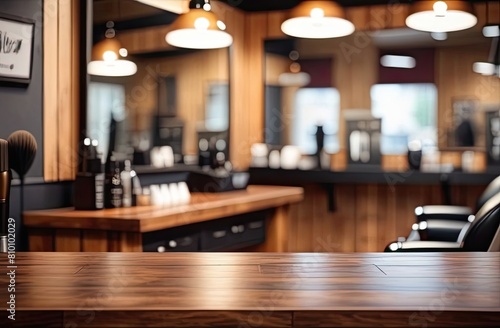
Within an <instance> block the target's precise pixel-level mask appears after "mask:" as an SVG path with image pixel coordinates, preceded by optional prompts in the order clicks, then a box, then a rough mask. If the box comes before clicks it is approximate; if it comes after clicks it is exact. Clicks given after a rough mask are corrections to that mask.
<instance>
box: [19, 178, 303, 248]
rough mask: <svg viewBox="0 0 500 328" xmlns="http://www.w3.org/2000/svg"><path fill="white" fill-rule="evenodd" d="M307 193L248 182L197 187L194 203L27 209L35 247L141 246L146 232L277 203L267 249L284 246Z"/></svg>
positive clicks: (256, 209)
mask: <svg viewBox="0 0 500 328" xmlns="http://www.w3.org/2000/svg"><path fill="white" fill-rule="evenodd" d="M302 199H303V190H302V188H298V187H280V186H249V187H248V188H247V189H246V190H238V191H229V192H222V193H193V194H192V198H191V203H190V204H189V205H181V206H172V207H166V208H162V207H158V206H136V207H131V208H119V209H105V210H99V211H76V210H74V209H73V208H62V209H51V210H40V211H27V212H24V223H25V226H26V227H27V229H28V234H29V243H30V250H31V251H53V250H56V251H141V250H142V244H141V243H142V234H144V233H147V232H152V231H159V230H163V229H169V228H174V227H179V226H186V225H189V224H194V223H200V222H206V221H210V220H215V219H219V218H224V217H231V216H235V215H240V214H244V213H252V212H257V211H260V210H266V209H276V210H275V211H274V212H273V217H272V218H271V219H270V220H269V227H268V240H267V242H266V245H267V246H269V247H266V249H267V250H273V251H283V248H282V247H280V246H279V245H278V244H279V243H280V242H282V241H283V238H282V237H279V236H278V234H283V233H284V232H283V231H284V229H281V230H282V231H281V232H280V229H278V226H282V225H283V224H285V222H284V221H285V220H286V218H287V214H288V204H290V203H295V202H299V201H301V200H302Z"/></svg>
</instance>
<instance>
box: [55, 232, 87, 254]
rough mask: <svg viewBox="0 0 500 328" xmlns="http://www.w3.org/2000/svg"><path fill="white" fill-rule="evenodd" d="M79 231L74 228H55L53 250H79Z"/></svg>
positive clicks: (80, 247) (80, 246)
mask: <svg viewBox="0 0 500 328" xmlns="http://www.w3.org/2000/svg"><path fill="white" fill-rule="evenodd" d="M81 233H82V232H81V231H80V230H76V229H56V230H55V242H54V244H55V251H56V252H80V251H81V249H82V245H81Z"/></svg>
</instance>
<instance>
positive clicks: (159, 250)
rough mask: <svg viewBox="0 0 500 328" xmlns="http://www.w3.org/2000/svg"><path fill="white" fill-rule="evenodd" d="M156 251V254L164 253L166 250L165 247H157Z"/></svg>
mask: <svg viewBox="0 0 500 328" xmlns="http://www.w3.org/2000/svg"><path fill="white" fill-rule="evenodd" d="M156 250H157V251H158V253H165V251H166V250H167V249H166V248H165V246H158V248H157V249H156Z"/></svg>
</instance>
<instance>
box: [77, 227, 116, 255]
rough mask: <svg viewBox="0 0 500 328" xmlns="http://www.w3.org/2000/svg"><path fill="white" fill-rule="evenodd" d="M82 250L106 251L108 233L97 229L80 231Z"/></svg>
mask: <svg viewBox="0 0 500 328" xmlns="http://www.w3.org/2000/svg"><path fill="white" fill-rule="evenodd" d="M80 237H81V239H82V251H83V252H107V251H108V248H109V246H108V233H107V232H106V231H99V230H83V231H82V232H81V236H80Z"/></svg>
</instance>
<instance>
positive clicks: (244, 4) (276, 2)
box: [212, 0, 485, 12]
mask: <svg viewBox="0 0 500 328" xmlns="http://www.w3.org/2000/svg"><path fill="white" fill-rule="evenodd" d="M212 1H214V0H212ZM215 1H222V2H225V3H227V4H229V5H231V6H233V7H237V8H239V9H241V10H244V11H249V12H253V11H273V10H286V9H291V8H293V7H295V6H296V5H297V4H299V3H300V2H301V0H215ZM395 1H397V2H398V3H411V2H413V1H414V0H413V1H412V0H392V1H391V0H337V1H335V2H337V3H338V4H339V5H341V6H342V7H356V6H367V5H386V4H390V3H392V4H394V3H395ZM484 1H485V0H469V1H468V2H484Z"/></svg>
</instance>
